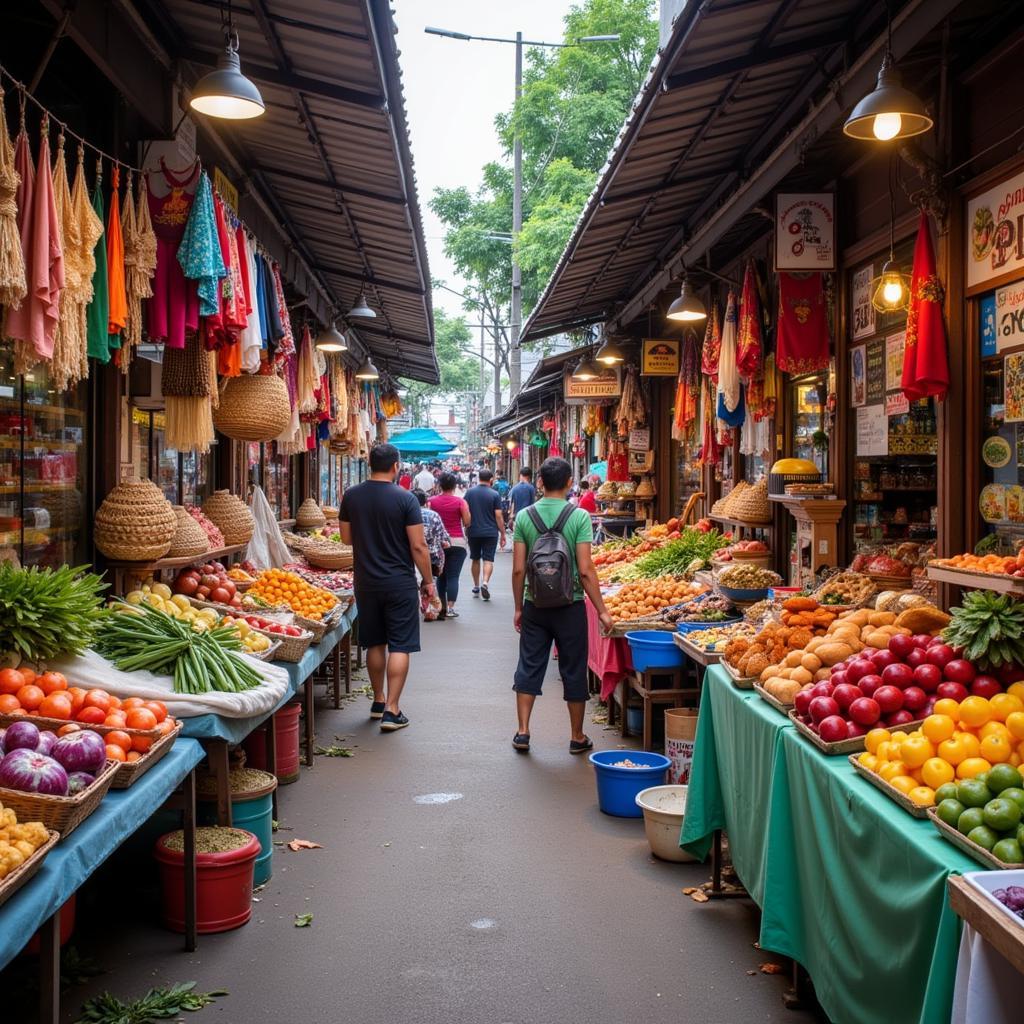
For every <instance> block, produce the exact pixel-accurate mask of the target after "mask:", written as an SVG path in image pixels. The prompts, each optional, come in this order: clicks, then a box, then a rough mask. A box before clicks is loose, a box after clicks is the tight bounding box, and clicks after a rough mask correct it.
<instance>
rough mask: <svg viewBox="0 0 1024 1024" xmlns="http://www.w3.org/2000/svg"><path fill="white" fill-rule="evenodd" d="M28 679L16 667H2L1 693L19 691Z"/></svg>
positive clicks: (0, 672)
mask: <svg viewBox="0 0 1024 1024" xmlns="http://www.w3.org/2000/svg"><path fill="white" fill-rule="evenodd" d="M27 682H28V680H27V679H26V678H25V673H24V672H19V671H18V670H17V669H16V668H3V669H0V693H17V692H18V691H19V690H20V689H21V688H22V687H23V686H24V685H25V684H26V683H27Z"/></svg>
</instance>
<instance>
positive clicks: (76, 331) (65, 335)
mask: <svg viewBox="0 0 1024 1024" xmlns="http://www.w3.org/2000/svg"><path fill="white" fill-rule="evenodd" d="M53 196H54V206H55V209H56V211H57V224H58V227H59V230H60V239H61V251H62V252H63V254H64V290H63V291H62V292H61V293H60V316H59V317H58V319H57V329H56V331H55V332H54V335H53V357H52V359H51V362H50V377H51V379H52V380H53V381H54V383H55V384H56V386H58V387H59V388H60V389H61V391H63V390H65V389H66V388H67V386H68V382H69V381H70V380H71V378H72V377H76V375H77V373H78V368H79V367H80V366H81V363H82V355H81V346H82V338H81V330H82V321H81V319H80V317H79V315H78V312H79V307H78V295H79V293H80V292H81V267H80V255H81V235H80V229H79V225H78V221H77V219H76V217H75V208H74V202H73V201H72V198H71V188H70V186H69V185H68V170H67V164H66V162H65V159H64V134H63V133H61V134H60V136H58V138H57V154H56V156H55V157H54V164H53Z"/></svg>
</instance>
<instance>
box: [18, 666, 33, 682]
mask: <svg viewBox="0 0 1024 1024" xmlns="http://www.w3.org/2000/svg"><path fill="white" fill-rule="evenodd" d="M18 671H19V672H20V673H21V674H22V675H23V676H24V677H25V682H26V683H34V682H35V681H36V670H35V669H34V668H24V667H22V668H19V669H18Z"/></svg>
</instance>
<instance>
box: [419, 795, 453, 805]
mask: <svg viewBox="0 0 1024 1024" xmlns="http://www.w3.org/2000/svg"><path fill="white" fill-rule="evenodd" d="M461 799H462V794H461V793H424V794H422V795H421V796H414V797H413V798H412V802H413V803H414V804H450V803H451V802H452V801H453V800H461Z"/></svg>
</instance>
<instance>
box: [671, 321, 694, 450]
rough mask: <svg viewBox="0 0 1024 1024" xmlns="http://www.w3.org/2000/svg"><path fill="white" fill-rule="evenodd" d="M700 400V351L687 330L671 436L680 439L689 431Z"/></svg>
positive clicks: (677, 384)
mask: <svg viewBox="0 0 1024 1024" xmlns="http://www.w3.org/2000/svg"><path fill="white" fill-rule="evenodd" d="M699 402H700V353H699V352H698V351H697V339H696V337H695V335H694V333H693V332H692V331H688V332H687V334H686V337H685V338H684V339H683V353H682V358H681V360H680V364H679V377H678V379H677V380H676V406H675V417H674V419H673V423H672V437H673V439H674V440H676V441H681V440H682V439H683V438H684V437H685V436H686V434H687V433H688V432H689V429H690V424H691V423H693V421H694V420H695V419H696V418H697V416H698V414H699Z"/></svg>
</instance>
